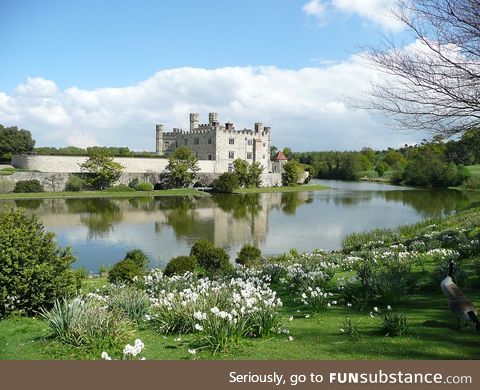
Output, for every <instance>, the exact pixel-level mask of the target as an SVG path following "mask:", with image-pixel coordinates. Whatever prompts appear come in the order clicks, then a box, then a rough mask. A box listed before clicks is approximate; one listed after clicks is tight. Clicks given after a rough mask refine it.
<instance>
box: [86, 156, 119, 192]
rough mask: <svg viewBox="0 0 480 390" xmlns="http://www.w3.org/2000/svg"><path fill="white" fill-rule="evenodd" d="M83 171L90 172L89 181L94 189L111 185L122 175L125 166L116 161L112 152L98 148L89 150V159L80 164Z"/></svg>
mask: <svg viewBox="0 0 480 390" xmlns="http://www.w3.org/2000/svg"><path fill="white" fill-rule="evenodd" d="M80 169H81V170H82V171H83V172H88V173H90V175H89V177H88V179H87V183H88V184H89V186H90V187H92V188H94V189H100V190H101V189H105V188H107V187H110V186H111V185H112V184H113V183H114V182H115V181H117V180H118V179H119V178H120V176H121V175H122V172H123V169H124V167H123V166H122V165H121V164H119V163H118V162H116V161H114V159H113V156H112V155H111V153H110V152H108V151H107V150H105V149H101V148H97V149H92V150H90V151H89V157H88V159H87V161H85V162H84V163H83V164H81V165H80Z"/></svg>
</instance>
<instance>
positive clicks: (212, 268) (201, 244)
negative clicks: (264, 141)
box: [190, 240, 233, 274]
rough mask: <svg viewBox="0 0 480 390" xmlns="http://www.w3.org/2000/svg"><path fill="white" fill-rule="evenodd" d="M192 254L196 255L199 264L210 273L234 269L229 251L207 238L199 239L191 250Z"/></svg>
mask: <svg viewBox="0 0 480 390" xmlns="http://www.w3.org/2000/svg"><path fill="white" fill-rule="evenodd" d="M190 256H195V258H196V259H197V262H198V265H199V266H200V267H202V268H203V269H205V271H207V272H208V273H210V274H215V273H220V272H223V271H225V272H228V271H231V270H232V269H233V267H232V264H231V263H230V261H229V260H230V258H229V256H228V254H227V252H225V250H224V249H223V248H217V247H216V246H215V245H213V244H212V243H210V242H209V241H206V240H200V241H197V242H196V243H195V244H194V245H193V247H192V249H191V251H190Z"/></svg>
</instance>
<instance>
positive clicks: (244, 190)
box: [234, 184, 330, 194]
mask: <svg viewBox="0 0 480 390" xmlns="http://www.w3.org/2000/svg"><path fill="white" fill-rule="evenodd" d="M329 188H330V187H327V186H322V185H320V184H304V185H298V186H289V187H265V188H239V189H237V190H235V191H234V193H236V194H256V193H260V192H308V191H320V190H328V189H329Z"/></svg>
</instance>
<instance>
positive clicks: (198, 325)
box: [195, 324, 203, 331]
mask: <svg viewBox="0 0 480 390" xmlns="http://www.w3.org/2000/svg"><path fill="white" fill-rule="evenodd" d="M195 329H196V330H199V331H202V330H203V326H202V325H200V324H195Z"/></svg>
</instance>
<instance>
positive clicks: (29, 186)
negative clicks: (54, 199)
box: [13, 180, 43, 193]
mask: <svg viewBox="0 0 480 390" xmlns="http://www.w3.org/2000/svg"><path fill="white" fill-rule="evenodd" d="M13 192H17V193H32V192H43V187H42V185H41V184H40V182H39V181H38V180H20V181H17V184H16V185H15V189H14V190H13Z"/></svg>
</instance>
